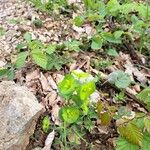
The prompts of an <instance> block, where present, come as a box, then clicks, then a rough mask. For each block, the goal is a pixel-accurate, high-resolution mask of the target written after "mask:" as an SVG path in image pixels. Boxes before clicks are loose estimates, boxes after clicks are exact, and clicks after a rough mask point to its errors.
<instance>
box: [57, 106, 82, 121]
mask: <svg viewBox="0 0 150 150" xmlns="http://www.w3.org/2000/svg"><path fill="white" fill-rule="evenodd" d="M59 114H60V117H61V118H62V119H63V121H65V122H67V123H74V122H76V121H77V119H78V118H79V115H80V111H79V109H78V108H77V107H70V106H65V107H63V108H61V109H60V111H59Z"/></svg>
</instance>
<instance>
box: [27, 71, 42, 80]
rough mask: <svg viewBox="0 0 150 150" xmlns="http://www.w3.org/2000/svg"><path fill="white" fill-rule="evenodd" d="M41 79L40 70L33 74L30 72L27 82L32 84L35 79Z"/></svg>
mask: <svg viewBox="0 0 150 150" xmlns="http://www.w3.org/2000/svg"><path fill="white" fill-rule="evenodd" d="M39 78H40V72H39V70H34V71H32V72H28V73H27V75H26V82H30V81H32V80H34V79H39Z"/></svg>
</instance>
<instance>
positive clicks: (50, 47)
mask: <svg viewBox="0 0 150 150" xmlns="http://www.w3.org/2000/svg"><path fill="white" fill-rule="evenodd" d="M55 50H56V45H48V46H47V48H46V50H45V51H46V53H47V54H49V55H51V54H52V53H54V52H55Z"/></svg>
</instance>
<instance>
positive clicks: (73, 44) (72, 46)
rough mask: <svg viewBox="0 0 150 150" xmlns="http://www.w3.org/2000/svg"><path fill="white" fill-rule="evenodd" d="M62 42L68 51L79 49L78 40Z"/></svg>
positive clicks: (79, 43) (77, 50)
mask: <svg viewBox="0 0 150 150" xmlns="http://www.w3.org/2000/svg"><path fill="white" fill-rule="evenodd" d="M64 44H65V46H66V48H67V49H68V50H69V51H76V52H79V51H80V50H81V49H80V47H79V46H80V45H81V42H80V41H77V40H72V41H67V42H65V43H64Z"/></svg>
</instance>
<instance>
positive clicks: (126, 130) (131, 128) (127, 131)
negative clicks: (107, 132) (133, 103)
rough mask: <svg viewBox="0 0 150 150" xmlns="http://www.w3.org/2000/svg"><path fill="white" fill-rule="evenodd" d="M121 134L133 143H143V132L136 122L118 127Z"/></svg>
mask: <svg viewBox="0 0 150 150" xmlns="http://www.w3.org/2000/svg"><path fill="white" fill-rule="evenodd" d="M118 131H119V133H120V135H121V136H122V137H123V138H125V139H127V140H128V141H129V142H131V143H132V144H137V145H139V146H141V145H142V140H143V134H142V132H141V130H140V128H138V127H137V126H136V125H135V124H133V123H127V124H126V125H125V124H123V125H120V126H119V127H118Z"/></svg>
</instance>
